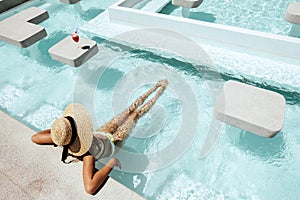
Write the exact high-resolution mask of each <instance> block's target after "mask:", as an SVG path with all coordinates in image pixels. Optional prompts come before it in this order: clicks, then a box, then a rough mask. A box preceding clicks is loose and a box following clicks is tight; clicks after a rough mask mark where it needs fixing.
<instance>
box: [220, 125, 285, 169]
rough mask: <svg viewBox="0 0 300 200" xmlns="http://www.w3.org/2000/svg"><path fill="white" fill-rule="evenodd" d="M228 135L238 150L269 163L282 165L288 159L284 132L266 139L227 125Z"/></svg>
mask: <svg viewBox="0 0 300 200" xmlns="http://www.w3.org/2000/svg"><path fill="white" fill-rule="evenodd" d="M226 134H227V135H228V137H229V138H230V139H231V142H232V143H234V144H235V145H236V146H237V147H238V148H240V149H241V150H243V151H244V152H247V153H248V154H251V155H253V156H254V157H256V158H260V159H262V160H264V161H266V162H267V163H270V164H274V165H278V164H279V165H280V163H282V162H284V160H285V159H286V152H285V151H286V148H287V147H286V144H285V142H284V138H283V133H282V132H279V133H278V134H277V135H276V136H275V137H273V138H264V137H261V136H258V135H255V134H253V133H250V132H247V131H244V130H241V129H239V128H236V127H233V126H230V125H227V127H226Z"/></svg>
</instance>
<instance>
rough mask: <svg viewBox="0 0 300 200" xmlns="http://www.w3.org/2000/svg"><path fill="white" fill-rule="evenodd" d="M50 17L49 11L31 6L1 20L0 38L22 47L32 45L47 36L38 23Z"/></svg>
mask: <svg viewBox="0 0 300 200" xmlns="http://www.w3.org/2000/svg"><path fill="white" fill-rule="evenodd" d="M48 18H49V15H48V12H47V11H46V10H43V9H41V8H37V7H31V8H28V9H26V10H23V11H21V12H19V13H17V14H15V15H13V16H11V17H8V18H6V19H4V20H2V21H0V40H3V41H5V42H8V43H11V44H13V45H16V46H20V47H22V48H26V47H28V46H31V45H32V44H34V43H36V42H38V41H40V40H41V39H43V38H44V37H46V36H47V32H46V30H45V28H44V27H42V26H39V25H37V24H38V23H40V22H42V21H44V20H46V19H48Z"/></svg>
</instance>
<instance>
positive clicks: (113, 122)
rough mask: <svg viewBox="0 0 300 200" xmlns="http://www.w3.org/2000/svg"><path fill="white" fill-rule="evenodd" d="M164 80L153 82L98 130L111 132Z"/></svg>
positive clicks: (163, 82)
mask: <svg viewBox="0 0 300 200" xmlns="http://www.w3.org/2000/svg"><path fill="white" fill-rule="evenodd" d="M165 82H166V80H161V81H159V82H158V83H156V84H155V86H154V87H152V88H151V89H150V90H148V91H147V92H146V93H144V94H143V95H142V96H140V97H139V98H138V99H136V100H135V101H134V102H133V103H132V104H131V105H130V106H129V107H128V108H127V109H126V110H124V111H123V112H122V113H120V114H118V115H117V116H115V117H114V118H112V119H111V120H110V121H109V122H107V123H106V124H104V125H103V126H102V127H100V129H99V131H103V132H108V133H113V132H115V131H116V129H117V128H118V127H119V126H120V125H121V124H122V123H123V122H124V121H125V120H126V119H127V118H128V117H129V114H130V113H131V112H133V111H134V110H135V109H137V107H138V106H140V105H141V104H143V103H144V101H145V100H146V99H147V98H148V97H149V96H150V95H151V94H152V93H153V92H154V91H155V90H156V89H157V88H159V87H160V86H162V85H163V84H165Z"/></svg>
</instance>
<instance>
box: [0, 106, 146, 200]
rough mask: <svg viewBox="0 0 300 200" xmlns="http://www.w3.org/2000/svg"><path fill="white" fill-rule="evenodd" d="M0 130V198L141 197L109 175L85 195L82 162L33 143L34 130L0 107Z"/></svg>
mask: <svg viewBox="0 0 300 200" xmlns="http://www.w3.org/2000/svg"><path fill="white" fill-rule="evenodd" d="M0 134H1V140H0V153H1V155H0V159H1V162H0V163H1V164H0V178H1V181H0V193H1V199H105V200H116V199H132V200H143V199H144V198H143V197H141V196H140V195H138V194H137V193H135V192H133V191H132V190H130V189H128V188H127V187H125V186H124V185H122V184H120V183H119V182H117V181H115V180H114V179H112V178H109V179H108V181H107V183H106V185H105V186H104V187H103V188H102V190H100V192H98V193H97V194H96V195H95V196H92V195H88V194H87V193H86V192H85V190H84V187H83V183H82V177H81V171H82V162H78V163H74V164H69V165H66V164H63V163H62V162H61V161H60V156H61V149H60V148H53V147H51V146H39V145H36V144H33V143H32V142H31V136H32V135H33V134H34V131H33V130H32V129H30V128H28V127H27V126H25V125H24V124H22V123H20V122H19V121H17V120H16V119H14V118H12V117H10V116H9V115H7V114H6V113H4V112H3V111H0Z"/></svg>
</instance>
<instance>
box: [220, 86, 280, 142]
mask: <svg viewBox="0 0 300 200" xmlns="http://www.w3.org/2000/svg"><path fill="white" fill-rule="evenodd" d="M284 112H285V98H284V97H283V96H282V95H280V94H278V93H275V92H272V91H269V90H265V89H261V88H258V87H254V86H251V85H247V84H244V83H240V82H237V81H228V82H226V83H225V85H224V87H223V90H222V92H221V94H220V96H219V98H218V101H217V104H216V107H215V116H216V118H217V119H219V120H220V121H223V122H225V123H228V124H230V125H233V126H236V127H238V128H241V129H244V130H246V131H249V132H252V133H254V134H257V135H259V136H263V137H267V138H271V137H274V136H275V135H276V134H277V133H278V132H279V131H280V130H281V129H282V127H283V122H284Z"/></svg>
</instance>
